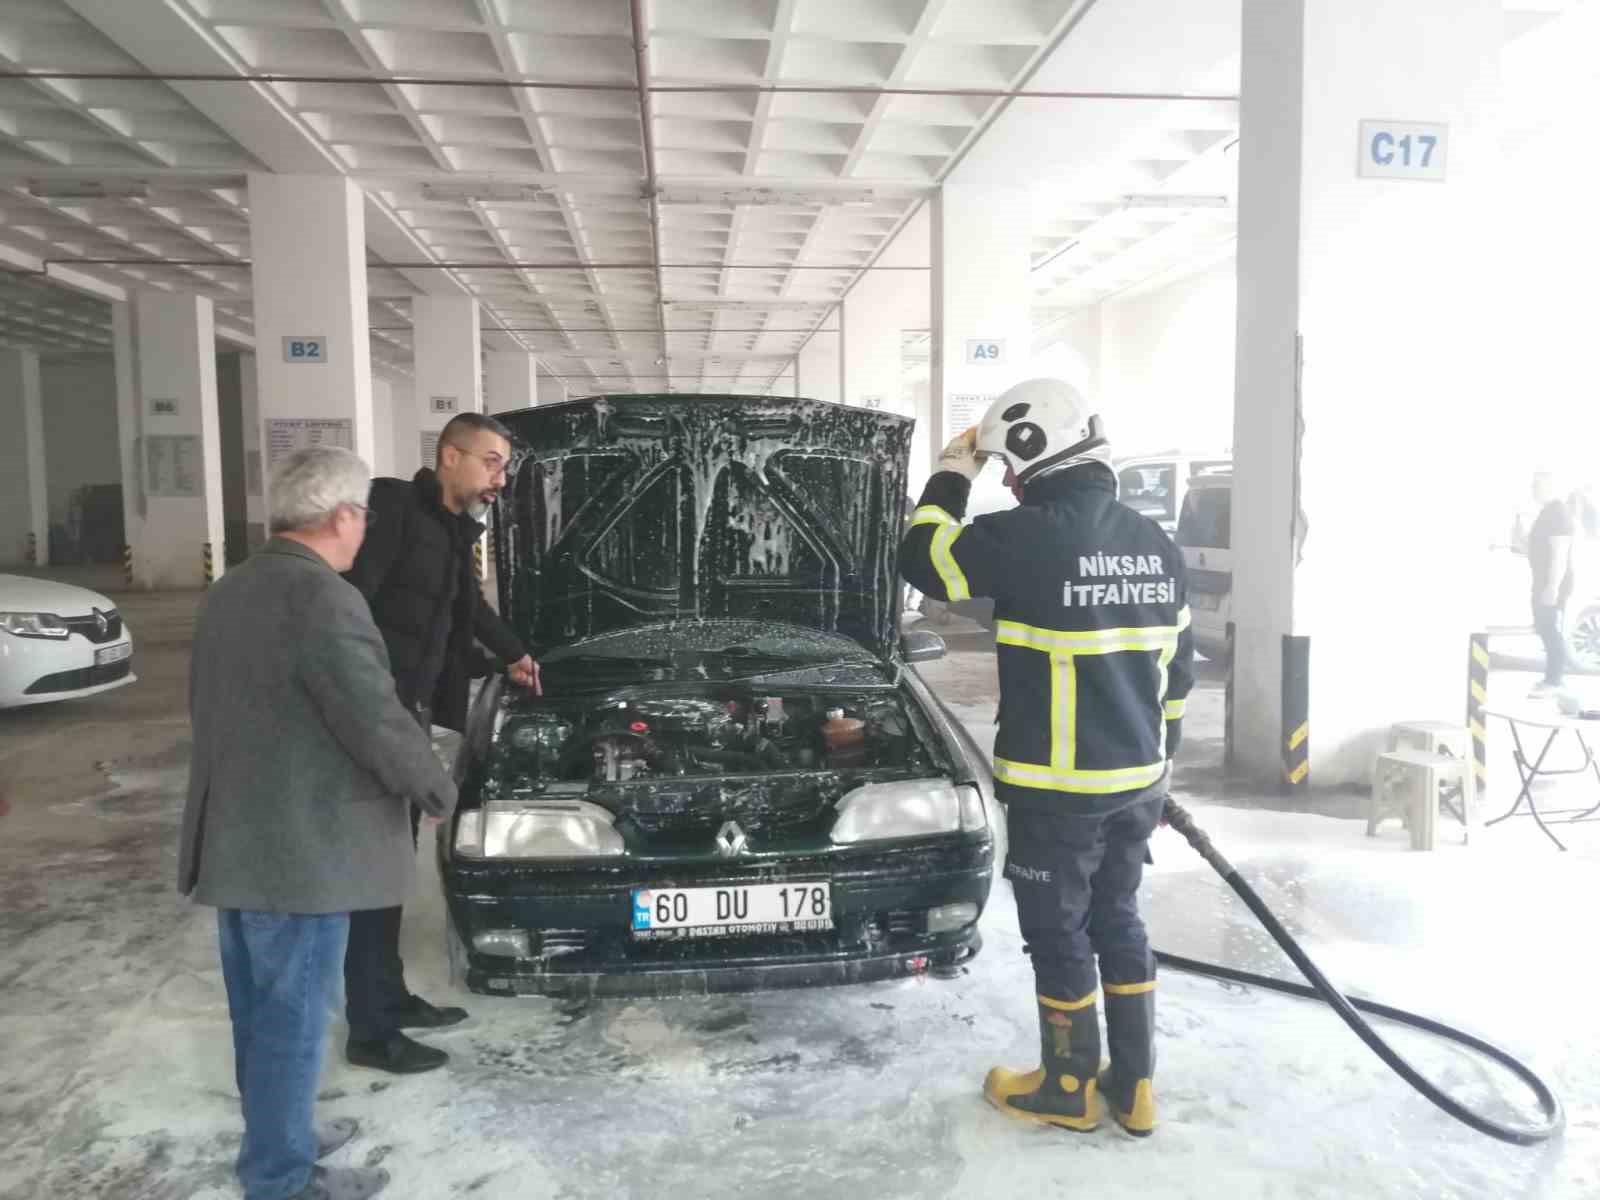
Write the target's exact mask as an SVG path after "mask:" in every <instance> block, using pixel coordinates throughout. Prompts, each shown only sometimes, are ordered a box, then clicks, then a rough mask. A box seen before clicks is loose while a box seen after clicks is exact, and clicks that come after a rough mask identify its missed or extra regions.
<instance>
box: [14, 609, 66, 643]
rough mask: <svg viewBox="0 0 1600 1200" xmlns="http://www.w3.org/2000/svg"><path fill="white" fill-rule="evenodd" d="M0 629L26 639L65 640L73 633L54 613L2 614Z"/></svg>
mask: <svg viewBox="0 0 1600 1200" xmlns="http://www.w3.org/2000/svg"><path fill="white" fill-rule="evenodd" d="M0 629H3V630H5V631H6V632H7V633H12V634H15V635H16V636H17V637H25V638H64V637H67V636H68V635H70V634H71V633H72V630H70V629H68V628H67V626H66V623H65V622H64V621H62V619H61V618H60V617H58V616H56V615H55V614H53V613H27V612H0Z"/></svg>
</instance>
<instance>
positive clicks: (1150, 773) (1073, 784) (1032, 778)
mask: <svg viewBox="0 0 1600 1200" xmlns="http://www.w3.org/2000/svg"><path fill="white" fill-rule="evenodd" d="M1166 772H1167V764H1166V760H1165V759H1163V760H1162V761H1161V762H1158V763H1151V764H1150V765H1149V766H1147V767H1123V768H1120V769H1118V770H1115V771H1075V770H1074V771H1068V770H1061V769H1059V768H1056V767H1042V766H1039V765H1038V764H1036V763H1024V762H1013V761H1012V760H1011V759H1009V758H999V757H997V758H996V759H995V760H994V777H995V778H996V779H998V780H999V781H1000V782H1002V783H1009V784H1013V785H1015V786H1016V787H1029V788H1044V789H1046V790H1048V791H1057V792H1093V793H1104V794H1110V793H1113V792H1131V791H1134V790H1136V789H1138V788H1146V787H1149V786H1150V785H1151V784H1153V783H1158V782H1160V780H1161V777H1162V776H1163V775H1165V774H1166Z"/></svg>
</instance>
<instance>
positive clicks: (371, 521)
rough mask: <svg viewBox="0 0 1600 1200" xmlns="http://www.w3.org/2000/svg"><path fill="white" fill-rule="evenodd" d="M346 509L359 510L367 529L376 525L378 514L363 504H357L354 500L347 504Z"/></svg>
mask: <svg viewBox="0 0 1600 1200" xmlns="http://www.w3.org/2000/svg"><path fill="white" fill-rule="evenodd" d="M346 507H349V508H354V509H357V510H359V511H360V513H361V515H362V517H363V518H365V519H366V522H367V528H368V529H371V528H372V527H373V526H374V525H376V524H377V523H378V514H377V513H375V512H373V511H372V509H370V508H368V507H367V506H366V505H365V504H357V503H356V502H355V501H354V500H351V501H348V502H347V504H346Z"/></svg>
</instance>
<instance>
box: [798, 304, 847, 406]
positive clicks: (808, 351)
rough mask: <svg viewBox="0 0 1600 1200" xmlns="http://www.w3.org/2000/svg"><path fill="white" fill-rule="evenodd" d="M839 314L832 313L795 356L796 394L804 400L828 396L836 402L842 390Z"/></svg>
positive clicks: (824, 398)
mask: <svg viewBox="0 0 1600 1200" xmlns="http://www.w3.org/2000/svg"><path fill="white" fill-rule="evenodd" d="M838 330H839V317H838V314H837V313H835V314H834V316H833V317H831V318H830V319H829V320H828V323H827V325H826V326H825V327H824V328H822V329H819V330H817V332H816V333H814V334H812V335H811V339H810V340H809V341H808V342H806V344H805V346H804V347H802V348H801V350H800V353H799V354H798V355H796V356H795V378H796V380H797V383H796V385H795V386H796V387H797V388H798V394H799V395H801V396H804V397H805V398H806V399H807V400H830V401H832V402H833V403H835V404H837V403H838V402H839V398H840V394H841V392H842V390H843V383H844V380H843V375H844V368H843V365H842V363H841V361H840V351H841V349H842V348H841V346H840V345H839V332H838Z"/></svg>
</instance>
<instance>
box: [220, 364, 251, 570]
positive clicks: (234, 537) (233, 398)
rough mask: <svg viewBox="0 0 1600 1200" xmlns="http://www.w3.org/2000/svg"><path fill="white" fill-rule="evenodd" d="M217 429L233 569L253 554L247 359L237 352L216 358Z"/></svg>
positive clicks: (224, 529)
mask: <svg viewBox="0 0 1600 1200" xmlns="http://www.w3.org/2000/svg"><path fill="white" fill-rule="evenodd" d="M217 428H218V430H219V431H220V435H221V445H222V452H221V466H222V536H223V541H224V543H225V544H226V546H227V554H226V562H227V565H228V566H230V567H231V566H234V565H235V564H237V563H241V562H243V561H244V560H245V558H246V557H247V556H248V554H249V553H250V522H249V518H248V517H247V516H246V512H245V504H246V494H247V493H246V486H245V485H246V483H247V482H248V481H247V480H246V478H245V460H244V356H243V355H242V354H241V353H239V352H238V351H237V350H230V351H226V352H224V353H221V354H218V355H217Z"/></svg>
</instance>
